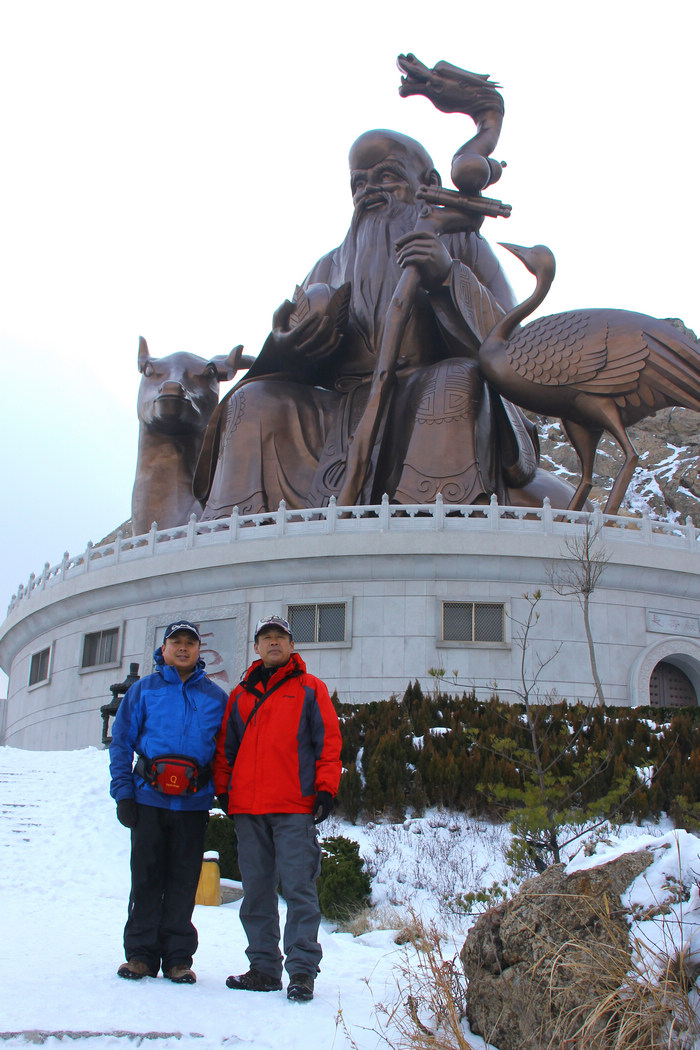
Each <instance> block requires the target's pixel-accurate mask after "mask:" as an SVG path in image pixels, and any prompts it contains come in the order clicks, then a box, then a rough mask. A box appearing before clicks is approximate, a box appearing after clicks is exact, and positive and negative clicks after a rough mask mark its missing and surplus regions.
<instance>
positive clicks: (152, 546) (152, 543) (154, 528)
mask: <svg viewBox="0 0 700 1050" xmlns="http://www.w3.org/2000/svg"><path fill="white" fill-rule="evenodd" d="M157 535H158V523H157V522H156V521H154V522H153V524H152V525H151V531H150V532H149V533H148V543H147V544H146V546H147V548H148V553H149V554H155V550H156V537H157Z"/></svg>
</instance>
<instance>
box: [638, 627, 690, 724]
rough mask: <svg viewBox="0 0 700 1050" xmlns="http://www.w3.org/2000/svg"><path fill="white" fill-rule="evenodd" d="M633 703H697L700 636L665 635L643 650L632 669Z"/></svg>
mask: <svg viewBox="0 0 700 1050" xmlns="http://www.w3.org/2000/svg"><path fill="white" fill-rule="evenodd" d="M628 696H629V703H630V706H631V707H647V706H649V705H653V706H654V707H688V706H690V707H694V706H696V705H697V704H698V698H699V697H700V640H699V641H696V640H695V639H694V638H682V637H676V638H663V639H661V640H660V641H658V642H656V643H654V644H653V645H650V646H649V647H648V648H647V649H645V650H644V651H643V652H642V653H640V654H639V655H638V656H637V658H636V660H635V661H634V663H633V664H632V666H631V667H630V671H629V678H628Z"/></svg>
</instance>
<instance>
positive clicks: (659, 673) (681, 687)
mask: <svg viewBox="0 0 700 1050" xmlns="http://www.w3.org/2000/svg"><path fill="white" fill-rule="evenodd" d="M649 703H650V705H651V706H652V707H696V706H697V703H698V698H697V696H696V694H695V689H694V688H693V683H692V682H691V681H690V679H689V678H688V676H687V674H685V672H684V671H681V669H680V667H676V666H675V665H674V664H672V663H669V662H668V661H667V660H661V661H660V662H659V663H658V664H657V665H656V667H655V668H654V670H653V671H652V672H651V677H650V678H649Z"/></svg>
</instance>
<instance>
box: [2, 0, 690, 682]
mask: <svg viewBox="0 0 700 1050" xmlns="http://www.w3.org/2000/svg"><path fill="white" fill-rule="evenodd" d="M697 12H698V8H697V4H696V3H695V0H687V2H685V0H667V2H665V3H659V2H649V0H636V2H627V0H607V2H601V0H589V2H588V3H587V4H585V5H584V4H567V3H562V2H559V0H557V2H548V0H539V2H538V0H531V2H529V3H524V2H521V0H501V2H488V3H487V2H484V3H482V4H476V3H467V2H466V0H443V2H441V3H435V4H428V3H426V2H425V0H420V2H416V0H404V2H402V3H400V4H398V3H385V2H384V0H374V2H373V3H370V4H355V5H340V4H332V3H328V2H316V0H310V2H309V0H306V2H305V0H301V2H298V3H295V4H292V3H288V2H279V0H268V2H266V3H259V4H257V5H255V6H253V5H251V4H243V3H240V2H238V0H230V2H222V0H213V2H206V0H198V2H196V3H195V2H192V3H183V2H178V0H168V2H162V0H137V2H133V0H120V2H119V3H107V2H101V0H89V2H76V0H61V2H60V3H56V2H54V0H50V2H40V0H22V2H21V3H20V2H19V0H16V2H15V0H0V91H1V94H2V108H1V112H0V142H1V143H2V147H3V159H2V165H1V167H0V207H1V209H2V210H1V213H0V301H1V304H2V305H1V308H0V355H1V363H2V409H3V411H2V415H1V417H0V427H1V431H0V434H1V438H2V447H3V458H4V472H3V473H4V477H3V490H4V491H3V500H2V511H1V518H0V522H1V533H0V541H1V542H0V551H1V554H0V618H1V617H2V615H3V614H4V611H5V604H6V602H7V601H8V600H9V598H10V596H11V594H12V593H13V592H14V591H15V590H16V588H17V584H18V583H19V582H23V583H24V582H26V580H27V577H28V576H29V573H30V572H32V571H33V572H36V573H38V572H40V571H41V568H42V566H43V563H44V562H45V561H49V562H50V563H51V564H54V563H56V562H57V561H59V560H60V558H61V555H62V554H63V551H64V550H66V549H67V550H69V551H70V553H71V554H74V553H77V552H79V551H80V550H82V549H83V548H84V547H85V544H86V543H87V541H88V540H93V541H95V542H96V541H98V540H99V539H100V538H101V537H102V536H103V535H105V534H106V533H107V532H109V531H110V530H111V529H112V528H114V527H115V526H116V525H118V524H120V523H121V522H122V521H124V520H125V519H126V518H128V517H129V515H130V498H131V486H132V482H133V472H134V465H135V459H136V442H137V422H136V391H137V388H138V380H139V376H138V373H137V370H136V354H137V348H138V338H139V335H144V336H145V337H146V338H147V339H148V342H149V346H150V349H151V352H152V353H153V354H154V355H155V356H164V355H166V354H168V353H171V352H173V351H174V350H191V351H193V352H195V353H198V354H201V355H202V356H203V357H207V358H208V357H210V356H211V355H214V354H220V353H226V352H227V351H228V350H230V349H231V347H232V346H234V345H235V344H236V343H239V342H242V343H244V344H245V346H246V350H247V351H248V352H249V353H257V351H258V350H259V348H260V345H261V343H262V341H263V339H264V338H265V335H266V333H267V331H268V328H269V323H270V319H271V316H272V312H273V311H274V309H275V307H276V306H277V305H279V303H280V302H281V301H282V300H283V299H285V298H286V297H288V296H290V295H291V294H292V292H293V290H294V286H295V283H296V282H298V281H300V280H301V279H302V278H303V276H304V275H305V273H306V272H307V270H308V269H309V268H310V266H311V265H312V263H313V262H314V261H315V260H316V259H317V258H318V257H319V256H320V255H321V254H322V253H324V252H325V251H327V250H329V249H330V248H332V247H334V246H335V245H336V244H337V243H338V242H339V241H340V240H341V238H342V237H343V235H344V233H345V231H346V229H347V225H348V222H349V218H350V210H351V209H350V197H349V191H348V177H347V151H348V147H349V146H350V144H351V143H352V141H353V140H354V139H355V138H356V137H357V135H358V134H360V133H361V132H362V131H365V130H367V129H368V128H370V127H390V128H395V129H397V130H399V131H403V132H404V133H407V134H410V135H413V136H414V137H415V138H418V139H420V140H421V141H422V142H423V144H424V145H425V146H426V148H427V149H428V150H429V151H430V152H431V153H432V155H433V158H434V160H435V162H436V164H437V166H438V168H439V169H440V170H441V172H442V174H443V177H444V179H445V182H446V183H447V184H449V168H450V161H451V157H452V154H453V153H454V152H455V150H456V149H457V148H458V146H460V145H461V144H462V143H463V142H464V141H466V139H467V138H470V137H471V135H472V134H473V131H474V127H473V124H472V123H471V121H470V120H469V119H468V118H466V117H460V116H457V115H451V116H447V115H445V114H442V113H439V112H438V111H437V110H436V109H434V108H433V107H432V106H431V105H430V103H429V102H428V101H427V100H425V99H423V98H411V99H401V98H399V95H398V85H399V78H400V75H399V72H398V70H397V69H396V65H395V61H396V56H397V55H398V54H399V53H400V52H406V51H413V52H414V53H415V54H416V55H417V56H418V57H419V58H420V59H421V60H423V61H424V62H426V63H427V64H428V65H434V64H435V62H437V61H439V60H440V59H446V60H448V61H451V62H453V63H455V64H456V65H460V66H462V67H464V68H466V69H471V70H473V71H476V72H480V73H490V74H491V76H492V77H494V78H495V79H496V80H497V81H498V82H499V83H500V84H501V85H503V92H502V93H503V96H504V98H505V103H506V117H505V122H504V129H503V133H502V135H501V140H500V143H499V145H498V147H497V149H496V151H495V154H494V155H495V156H496V158H497V159H505V160H506V161H507V162H508V168H507V170H506V172H505V174H504V176H503V178H502V179H501V181H500V182H499V183H498V184H497V186H495V187H494V188H493V192H494V195H496V196H499V197H501V198H502V199H503V200H505V201H507V202H509V203H510V204H512V205H513V215H512V217H511V218H510V219H508V220H487V221H486V223H485V225H484V227H483V232H484V234H485V235H486V236H487V237H488V238H489V239H490V240H491V241H492V242H495V241H497V240H507V241H512V242H515V243H519V244H533V243H536V242H544V243H546V244H548V245H549V246H550V247H551V248H552V250H553V251H554V253H555V255H556V257H557V263H558V275H557V279H556V281H555V285H554V288H553V289H552V292H551V293H550V296H549V298H548V299H547V301H546V303H545V305H544V307H543V312H552V311H554V310H557V309H567V308H572V307H576V306H617V307H625V308H628V309H635V310H640V311H642V312H644V313H649V314H652V315H656V316H661V317H666V316H679V317H682V318H683V319H684V321H685V322H686V324H688V325H689V326H690V327H691V328H694V329H695V330H696V331H698V330H700V302H699V301H698V295H697V287H696V285H697V272H698V265H697V261H696V253H697V245H698V243H699V241H700V220H699V219H698V206H697V190H696V186H697V181H698V172H699V171H700V149H699V147H698V130H697V109H698V98H699V95H700V90H699V88H698V72H697V69H698V57H697V54H698V39H699V33H698V30H699V29H700V16H699V15H698V13H697ZM499 251H502V250H501V249H499ZM503 257H504V261H505V262H506V265H507V267H508V272H509V275H510V277H511V280H512V282H513V284H514V286H515V288H516V291H517V292H518V294H519V296H520V297H524V296H525V295H526V294H527V293H528V292H529V290H530V278H529V275H528V274H527V273H526V272H525V271H524V270H522V268H521V267H520V264H519V263H518V262H517V260H515V259H513V257H512V256H510V255H508V253H506V252H503ZM1 693H2V686H1V685H0V694H1Z"/></svg>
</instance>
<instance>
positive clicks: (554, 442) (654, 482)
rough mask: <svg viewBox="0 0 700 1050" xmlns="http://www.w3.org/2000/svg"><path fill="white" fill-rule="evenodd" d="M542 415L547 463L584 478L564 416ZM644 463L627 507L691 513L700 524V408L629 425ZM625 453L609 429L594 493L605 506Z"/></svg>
mask: <svg viewBox="0 0 700 1050" xmlns="http://www.w3.org/2000/svg"><path fill="white" fill-rule="evenodd" d="M532 418H536V421H537V424H538V430H539V434H540V448H541V452H542V466H543V467H544V468H545V469H546V470H551V471H553V472H554V473H556V474H558V475H559V476H560V477H562V478H564V479H565V480H566V481H569V482H571V484H573V485H574V486H576V485H577V484H578V480H579V464H578V459H577V458H576V453H575V452H574V450H573V448H572V447H571V445H570V444H569V442H568V440H567V438H566V435H565V434H564V432H563V430H562V428H561V424H560V423H559V421H558V420H552V419H544V418H542V417H532ZM628 433H629V436H630V440H631V441H632V444H633V445H634V447H635V448H636V450H637V452H638V453H639V465H638V467H637V469H636V471H635V473H634V477H633V478H632V481H631V483H630V486H629V488H628V490H627V495H626V497H625V500H624V502H623V507H622V510H621V513H624V511H625V510H627V511H630V512H634V513H639V512H640V511H641V510H642V508H643V507H646V508H647V509H648V510H649V512H650V514H653V515H654V516H655V517H658V518H668V517H669V516H671V515H674V516H675V517H676V518H677V519H678V520H679V521H681V522H685V519H686V518H687V517H690V518H691V519H692V520H693V522H694V523H695V525H700V413H698V412H691V411H690V409H687V408H663V409H661V411H660V412H658V413H657V414H656V415H655V416H651V417H650V418H649V419H643V420H642V422H641V423H637V425H636V426H634V427H630V428H629V431H628ZM622 459H623V457H622V453H621V451H620V449H619V447H618V446H617V445H616V443H615V442H614V441H613V440H612V439H611V438H610V437H608V435H607V434H606V435H604V436H603V438H602V440H601V442H600V445H599V446H598V454H597V455H596V459H595V472H594V475H593V489H592V491H591V495H590V497H589V498H590V499H591V500H593V501H594V502H595V503H598V504H599V505H600V506H601V507H602V506H603V505H604V504H605V500H606V499H607V493H608V492H609V491H610V488H611V487H612V479H613V477H614V476H615V475H616V474H617V472H618V470H619V469H620V467H621V466H622Z"/></svg>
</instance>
